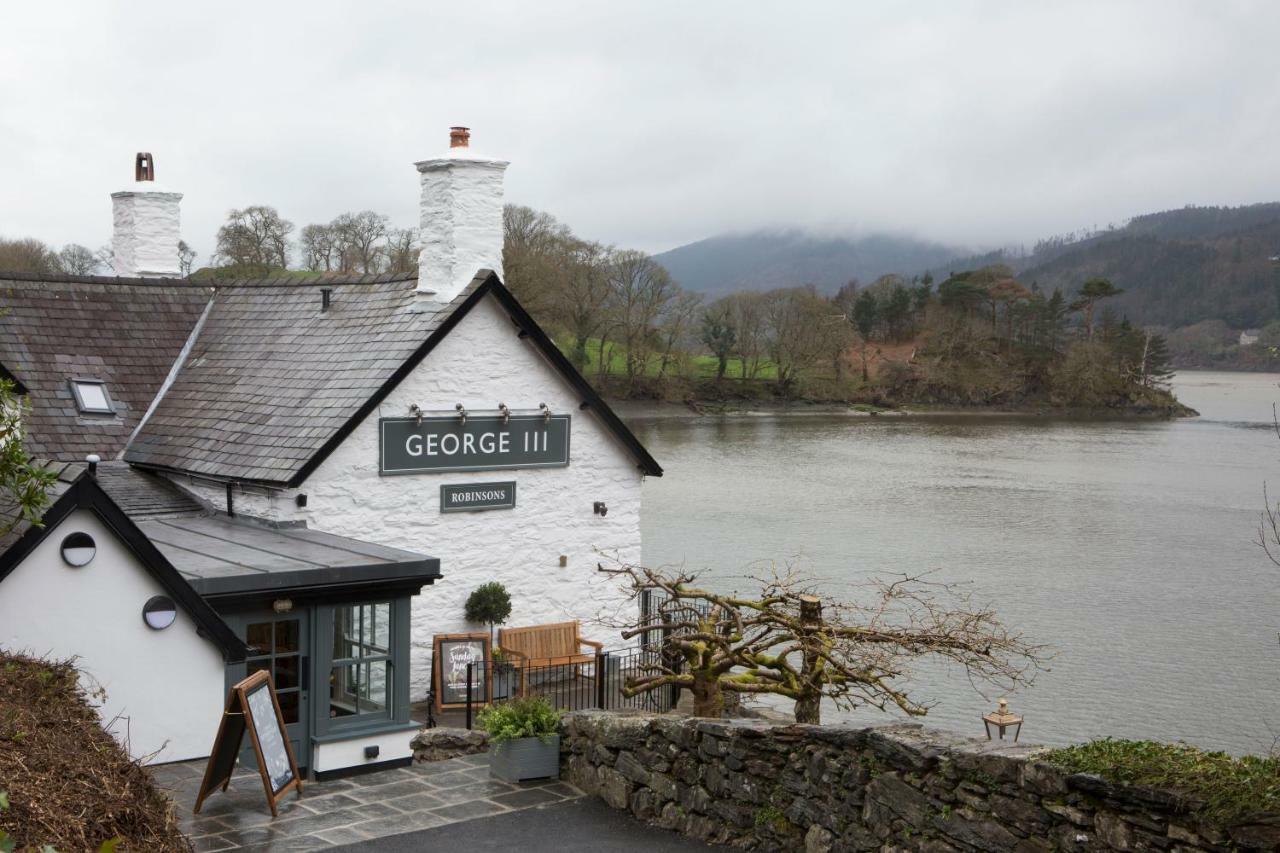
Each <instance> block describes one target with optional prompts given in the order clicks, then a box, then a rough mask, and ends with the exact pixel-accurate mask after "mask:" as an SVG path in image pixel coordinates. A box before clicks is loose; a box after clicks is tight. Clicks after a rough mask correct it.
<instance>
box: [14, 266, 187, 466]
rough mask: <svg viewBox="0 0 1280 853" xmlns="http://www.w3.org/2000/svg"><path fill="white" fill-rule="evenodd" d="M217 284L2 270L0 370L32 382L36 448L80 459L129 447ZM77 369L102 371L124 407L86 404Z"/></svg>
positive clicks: (30, 420) (41, 453)
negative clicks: (79, 397)
mask: <svg viewBox="0 0 1280 853" xmlns="http://www.w3.org/2000/svg"><path fill="white" fill-rule="evenodd" d="M210 293H211V290H210V289H209V288H208V287H203V286H200V285H197V284H192V283H189V282H174V281H171V280H167V279H120V278H109V277H101V276H78V277H71V276H43V277H41V276H24V275H21V274H18V273H0V375H5V374H8V375H10V376H12V377H14V378H16V379H17V380H18V381H19V382H20V383H21V385H22V386H23V387H24V388H25V390H26V392H27V400H28V402H29V403H30V405H31V411H30V413H29V414H27V415H25V416H24V418H23V420H24V423H25V425H26V427H27V448H28V450H29V452H30V453H31V454H32V455H33V456H35V457H37V458H41V459H70V460H79V459H83V458H84V457H85V456H86V455H87V454H89V453H97V454H99V455H100V456H102V457H103V458H104V459H106V458H109V457H111V456H114V455H115V454H117V453H118V452H119V451H121V450H122V449H124V446H125V444H126V443H127V442H128V440H129V436H130V434H131V433H132V432H133V430H134V428H136V427H137V426H138V423H139V421H140V420H141V418H142V415H143V414H144V413H145V412H146V411H147V407H148V406H150V405H151V401H152V400H153V399H155V396H156V392H158V391H159V390H160V386H161V385H162V384H163V383H164V380H165V377H166V376H168V375H169V369H170V367H172V365H173V363H174V361H175V360H176V359H177V357H178V353H180V352H181V351H182V346H183V344H184V343H185V342H186V340H187V337H188V336H189V335H190V333H191V330H192V329H193V328H194V327H195V324H196V321H197V320H198V319H199V317H200V313H201V312H202V311H203V310H204V307H205V305H206V304H207V303H208V301H209V296H210ZM72 378H82V379H100V380H102V381H104V382H105V383H106V385H107V393H108V394H109V395H110V396H111V399H112V400H113V402H114V403H115V406H116V409H117V414H116V415H114V416H111V415H82V414H80V412H79V410H78V409H77V408H76V402H75V399H74V398H73V397H72V394H71V388H70V386H69V385H68V380H69V379H72Z"/></svg>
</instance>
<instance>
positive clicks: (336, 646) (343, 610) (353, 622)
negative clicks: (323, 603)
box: [333, 607, 359, 660]
mask: <svg viewBox="0 0 1280 853" xmlns="http://www.w3.org/2000/svg"><path fill="white" fill-rule="evenodd" d="M358 626H359V614H358V613H357V612H356V609H355V608H354V607H335V608H334V609H333V659H334V660H342V659H343V658H349V657H353V655H352V649H353V642H352V641H353V639H354V636H355V631H356V629H357V627H358Z"/></svg>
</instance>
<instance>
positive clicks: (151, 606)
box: [142, 595, 178, 631]
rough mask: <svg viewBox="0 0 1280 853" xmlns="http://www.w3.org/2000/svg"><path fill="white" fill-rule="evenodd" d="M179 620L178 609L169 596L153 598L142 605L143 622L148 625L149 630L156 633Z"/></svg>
mask: <svg viewBox="0 0 1280 853" xmlns="http://www.w3.org/2000/svg"><path fill="white" fill-rule="evenodd" d="M177 618H178V607H177V605H175V604H174V603H173V599H172V598H170V597H169V596H167V595H155V596H152V597H151V598H148V599H147V603H146V604H144V605H142V621H144V622H146V623H147V627H148V628H152V629H154V630H156V631H163V630H164V629H165V628H168V627H169V626H170V625H172V624H173V622H174V620H175V619H177Z"/></svg>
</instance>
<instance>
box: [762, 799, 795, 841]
mask: <svg viewBox="0 0 1280 853" xmlns="http://www.w3.org/2000/svg"><path fill="white" fill-rule="evenodd" d="M753 817H754V820H755V825H756V829H764V828H765V827H772V828H773V829H774V831H776V832H778V833H783V834H785V833H786V832H787V830H789V829H791V821H789V820H787V816H786V815H785V814H784V813H783V811H782V809H780V808H778V807H777V806H774V805H767V806H761V807H760V808H758V809H756V811H755V815H754V816H753Z"/></svg>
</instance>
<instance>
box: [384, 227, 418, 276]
mask: <svg viewBox="0 0 1280 853" xmlns="http://www.w3.org/2000/svg"><path fill="white" fill-rule="evenodd" d="M383 251H384V252H385V254H386V259H387V263H386V269H387V272H390V273H398V274H402V275H410V274H412V275H417V274H418V232H417V231H416V230H415V229H413V228H392V229H391V230H390V231H388V232H387V245H386V247H385V248H384V250H383Z"/></svg>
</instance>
